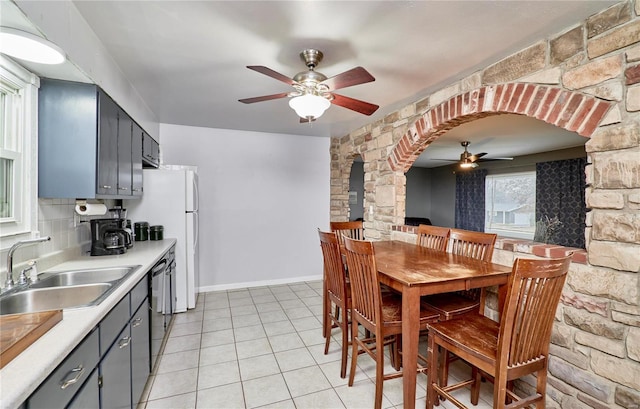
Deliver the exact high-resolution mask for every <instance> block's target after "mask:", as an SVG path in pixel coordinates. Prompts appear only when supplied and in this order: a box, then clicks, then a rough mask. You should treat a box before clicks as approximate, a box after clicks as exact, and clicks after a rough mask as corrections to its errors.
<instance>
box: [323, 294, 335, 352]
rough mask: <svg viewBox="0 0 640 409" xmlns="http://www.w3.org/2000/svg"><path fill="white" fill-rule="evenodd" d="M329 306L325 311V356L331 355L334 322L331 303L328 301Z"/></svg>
mask: <svg viewBox="0 0 640 409" xmlns="http://www.w3.org/2000/svg"><path fill="white" fill-rule="evenodd" d="M327 303H328V305H327V306H326V307H325V309H324V320H323V325H324V331H323V335H324V338H325V341H324V354H325V355H327V354H328V353H329V342H331V329H332V327H333V320H332V318H331V301H329V300H327Z"/></svg>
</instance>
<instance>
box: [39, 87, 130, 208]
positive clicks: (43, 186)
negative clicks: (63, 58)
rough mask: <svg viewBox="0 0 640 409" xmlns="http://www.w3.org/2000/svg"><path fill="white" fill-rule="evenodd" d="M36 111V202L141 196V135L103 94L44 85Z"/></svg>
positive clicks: (88, 89)
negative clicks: (55, 199)
mask: <svg viewBox="0 0 640 409" xmlns="http://www.w3.org/2000/svg"><path fill="white" fill-rule="evenodd" d="M38 108H39V112H38V196H39V197H47V198H86V199H126V198H133V197H136V196H140V195H142V139H141V136H140V134H141V133H140V131H141V129H140V127H139V126H138V125H137V124H136V123H135V122H134V121H133V120H132V119H131V117H129V115H127V113H126V112H124V110H123V109H122V108H120V107H119V106H118V105H117V104H116V103H115V102H114V101H113V100H112V99H111V98H110V97H109V96H108V95H107V94H106V93H105V92H104V91H103V90H101V89H100V88H99V87H98V86H96V85H93V84H85V83H77V82H69V81H60V80H51V79H42V80H41V82H40V94H39V99H38Z"/></svg>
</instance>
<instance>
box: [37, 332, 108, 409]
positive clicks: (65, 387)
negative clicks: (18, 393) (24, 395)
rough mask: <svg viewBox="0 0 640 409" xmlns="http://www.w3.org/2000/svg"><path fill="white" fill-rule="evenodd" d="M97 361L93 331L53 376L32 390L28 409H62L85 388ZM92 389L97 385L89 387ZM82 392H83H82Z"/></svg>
mask: <svg viewBox="0 0 640 409" xmlns="http://www.w3.org/2000/svg"><path fill="white" fill-rule="evenodd" d="M99 358H100V354H99V348H98V330H97V328H96V329H94V330H93V331H92V332H91V333H90V334H89V335H88V336H87V337H86V338H85V339H84V340H83V341H82V342H81V343H80V345H78V346H77V347H76V349H74V350H73V352H71V354H69V356H67V358H66V359H65V360H64V361H62V363H61V364H60V365H58V367H57V368H56V369H55V371H53V373H52V374H51V375H50V376H49V377H48V378H47V379H46V380H45V381H44V382H43V383H42V384H41V385H40V386H39V387H38V389H36V391H35V392H34V393H33V394H32V395H31V397H30V398H29V401H28V408H29V409H32V408H43V409H51V408H64V407H67V405H68V404H69V403H70V402H71V400H72V399H73V398H74V397H75V396H76V394H77V393H78V392H79V391H80V390H81V389H82V386H83V385H85V382H86V381H87V377H88V376H89V374H90V373H91V372H92V371H93V370H94V368H95V367H96V365H97V364H98V360H99ZM86 386H87V388H92V387H94V386H95V388H96V389H97V386H98V383H97V382H96V383H95V384H93V386H92V385H90V384H89V383H87V384H86ZM82 392H84V389H83V391H82Z"/></svg>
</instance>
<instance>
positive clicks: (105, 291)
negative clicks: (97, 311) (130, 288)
mask: <svg viewBox="0 0 640 409" xmlns="http://www.w3.org/2000/svg"><path fill="white" fill-rule="evenodd" d="M140 267H141V266H140V265H136V266H125V267H105V268H91V269H78V270H66V271H51V272H48V273H44V274H41V275H40V276H39V279H40V280H39V281H37V282H35V283H33V284H31V285H29V287H26V288H21V289H17V290H16V291H10V292H8V293H6V294H3V295H2V296H0V315H6V314H18V313H25V312H37V311H46V310H56V309H65V308H80V307H89V306H92V305H98V304H100V302H102V300H104V299H105V298H107V297H108V296H109V294H111V293H112V292H113V291H114V290H115V289H116V288H118V286H119V285H120V284H121V283H122V282H123V281H124V280H125V279H126V278H127V277H128V276H129V275H130V274H132V273H134V272H135V271H136V270H138V269H139V268H140Z"/></svg>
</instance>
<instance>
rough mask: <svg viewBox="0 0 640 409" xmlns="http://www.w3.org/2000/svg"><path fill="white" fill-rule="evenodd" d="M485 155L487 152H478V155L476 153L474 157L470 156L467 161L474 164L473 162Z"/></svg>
mask: <svg viewBox="0 0 640 409" xmlns="http://www.w3.org/2000/svg"><path fill="white" fill-rule="evenodd" d="M486 154H487V152H480V153H477V154H475V155H471V156H469V161H471V162H475V161H477V160H478V159H480V158H481V157H483V156H484V155H486Z"/></svg>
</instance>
